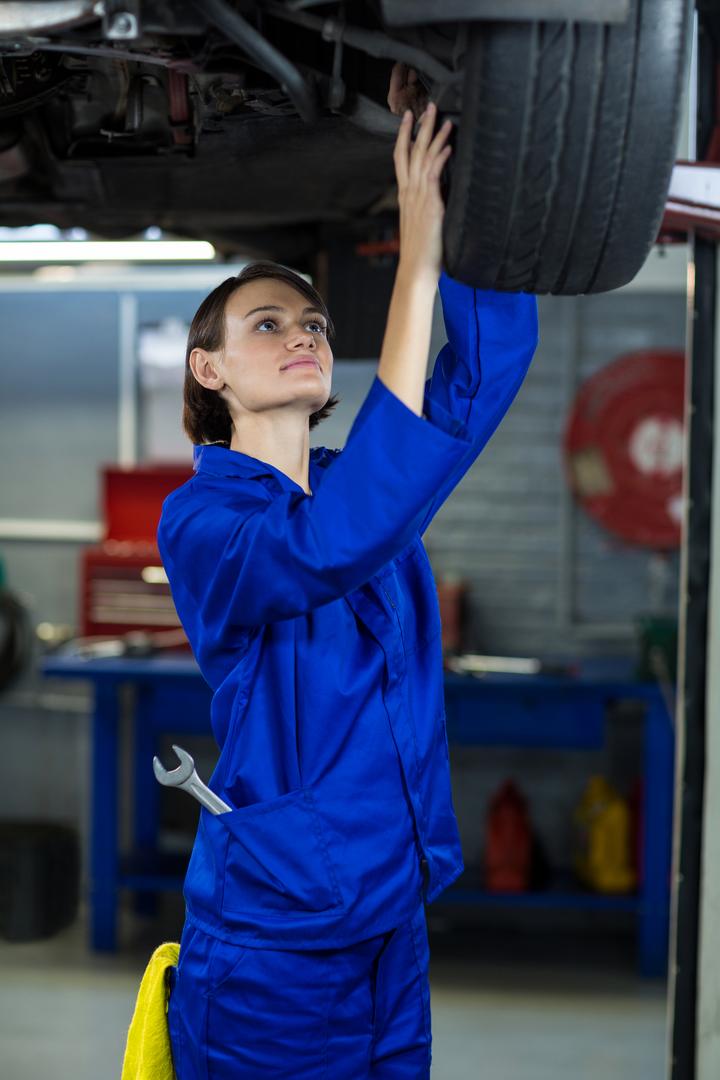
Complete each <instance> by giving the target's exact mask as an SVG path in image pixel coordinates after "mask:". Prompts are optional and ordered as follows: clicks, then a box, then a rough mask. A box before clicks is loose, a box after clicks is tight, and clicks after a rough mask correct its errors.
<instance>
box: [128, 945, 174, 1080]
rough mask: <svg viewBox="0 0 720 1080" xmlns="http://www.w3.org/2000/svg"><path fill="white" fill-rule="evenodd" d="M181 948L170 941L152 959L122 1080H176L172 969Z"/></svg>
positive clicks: (140, 994) (132, 1024)
mask: <svg viewBox="0 0 720 1080" xmlns="http://www.w3.org/2000/svg"><path fill="white" fill-rule="evenodd" d="M179 955H180V945H179V943H178V942H175V941H166V942H165V943H164V944H163V945H158V947H157V949H156V950H155V952H154V953H153V954H152V956H151V957H150V961H149V963H148V966H147V967H146V968H145V974H144V975H143V977H142V981H141V983H140V989H139V990H138V996H137V1001H136V1002H135V1011H134V1012H133V1016H132V1020H131V1021H130V1028H129V1030H128V1036H127V1045H126V1047H125V1057H124V1059H123V1068H122V1077H121V1080H175V1070H174V1068H173V1060H172V1048H171V1045H170V1032H169V1030H168V1022H167V1008H168V1000H169V998H170V987H169V984H168V978H167V976H168V968H170V967H176V966H177V962H178V957H179Z"/></svg>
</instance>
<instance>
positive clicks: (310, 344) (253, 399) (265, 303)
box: [208, 278, 333, 419]
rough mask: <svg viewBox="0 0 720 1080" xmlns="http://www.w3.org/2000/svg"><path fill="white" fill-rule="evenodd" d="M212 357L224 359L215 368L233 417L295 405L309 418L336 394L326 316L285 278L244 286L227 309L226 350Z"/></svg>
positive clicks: (262, 279) (259, 279)
mask: <svg viewBox="0 0 720 1080" xmlns="http://www.w3.org/2000/svg"><path fill="white" fill-rule="evenodd" d="M208 355H209V356H212V357H213V358H216V359H218V358H219V362H218V363H217V364H216V365H215V366H216V369H217V371H218V374H219V375H220V377H221V385H222V383H224V388H223V389H222V391H221V392H222V396H223V398H224V399H225V401H226V402H227V404H228V407H229V409H230V413H231V415H232V416H233V419H235V418H241V417H242V415H243V413H245V412H263V411H265V410H268V409H277V408H282V407H284V406H288V405H293V404H294V405H296V406H297V407H298V409H301V410H302V411H303V412H304V413H305V414H307V415H308V416H309V415H310V414H311V413H313V412H317V410H318V409H321V408H322V407H323V406H324V405H325V403H326V402H327V400H328V398H329V397H330V394H331V384H332V365H333V354H332V350H331V348H330V345H329V344H328V340H327V322H326V319H325V317H324V315H323V314H322V312H320V311H318V310H316V309H315V308H314V307H313V306H312V303H311V301H310V300H308V299H307V298H306V297H305V296H303V294H302V293H300V292H298V291H297V289H294V288H293V287H292V285H288V284H286V283H285V282H284V281H276V280H275V279H274V278H258V279H257V280H255V281H248V282H247V283H246V284H245V285H241V286H240V287H239V288H238V289H237V290H236V291H235V292H234V293H233V294H232V296H231V297H230V299H229V300H228V302H227V305H226V307H225V348H224V349H223V350H222V351H221V352H220V353H211V354H208Z"/></svg>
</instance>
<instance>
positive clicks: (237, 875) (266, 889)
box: [207, 787, 343, 917]
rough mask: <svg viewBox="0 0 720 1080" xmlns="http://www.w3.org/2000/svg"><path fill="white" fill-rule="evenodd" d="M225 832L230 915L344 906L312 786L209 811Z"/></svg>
mask: <svg viewBox="0 0 720 1080" xmlns="http://www.w3.org/2000/svg"><path fill="white" fill-rule="evenodd" d="M207 825H208V827H209V828H211V829H213V830H223V831H224V832H225V833H226V837H227V849H226V857H225V866H224V881H223V884H222V898H223V899H222V910H223V911H224V912H227V913H228V914H232V913H245V914H249V913H250V912H262V914H263V915H264V916H266V917H267V916H270V917H271V916H272V913H273V912H274V913H276V914H277V915H278V917H280V916H282V915H283V914H285V913H288V912H294V913H301V912H303V911H305V912H308V913H311V912H321V911H328V910H331V909H338V910H340V909H342V907H343V899H342V896H341V894H340V889H339V887H338V884H337V881H336V878H335V872H334V868H333V865H332V862H331V860H330V855H329V852H328V849H327V844H326V839H325V835H324V831H323V826H322V822H321V820H320V817H319V815H318V812H317V807H316V805H315V796H314V794H313V792H312V790H311V789H310V788H306V787H305V788H298V789H297V790H296V791H290V792H288V793H287V794H285V795H280V796H279V797H278V798H276V799H270V800H268V801H267V802H259V803H253V804H252V805H250V806H243V807H240V808H239V809H237V810H230V811H229V812H227V813H224V814H218V815H215V816H213V815H208V820H207Z"/></svg>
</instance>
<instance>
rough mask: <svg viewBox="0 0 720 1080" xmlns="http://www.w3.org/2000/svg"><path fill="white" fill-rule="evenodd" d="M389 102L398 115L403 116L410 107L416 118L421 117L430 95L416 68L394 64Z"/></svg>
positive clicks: (391, 110)
mask: <svg viewBox="0 0 720 1080" xmlns="http://www.w3.org/2000/svg"><path fill="white" fill-rule="evenodd" d="M387 103H388V105H389V106H390V112H391V113H395V115H396V116H402V114H403V113H404V112H405V110H406V109H410V110H411V111H412V113H413V115H414V117H415V119H416V120H419V119H420V117H421V116H422V114H423V112H424V111H425V107H426V106H427V103H428V95H427V90H426V89H425V87H424V86H423V84H422V83H421V82H420V80H419V79H418V75H417V72H416V71H415V69H414V68H411V67H408V66H407V64H400V63H398V64H394V65H393V69H392V72H391V74H390V89H389V90H388V96H387Z"/></svg>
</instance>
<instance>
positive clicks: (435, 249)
mask: <svg viewBox="0 0 720 1080" xmlns="http://www.w3.org/2000/svg"><path fill="white" fill-rule="evenodd" d="M436 117H437V107H436V105H435V103H434V102H432V101H431V102H430V103H429V104H428V106H427V108H426V110H425V112H424V113H423V115H422V117H421V118H420V124H419V129H418V133H417V137H416V138H415V139H414V140H413V139H412V119H413V114H412V112H411V111H410V109H407V110H406V111H405V113H404V114H403V118H402V122H401V124H400V131H399V132H398V136H397V139H396V142H395V150H394V152H393V160H394V162H395V175H396V177H397V185H398V207H399V210H400V261H399V266H398V269H400V268H403V272H404V273H407V274H410V275H411V276H412V277H417V276H419V277H424V276H428V277H432V279H433V283H435V282H436V281H437V278H438V277H439V275H440V270H441V269H442V222H443V217H444V214H445V205H444V203H443V199H442V195H441V193H440V174H441V173H442V169H443V166H444V164H445V162H446V161H447V159H448V157H449V156H450V152H451V150H452V147H451V146H449V145H448V143H447V139H448V136H449V135H450V131H451V129H452V121H450V120H446V121H445V123H444V124H443V125H442V126H441V127H440V129H439V131H438V132H437V133H435V134H434V128H435V120H436Z"/></svg>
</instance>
